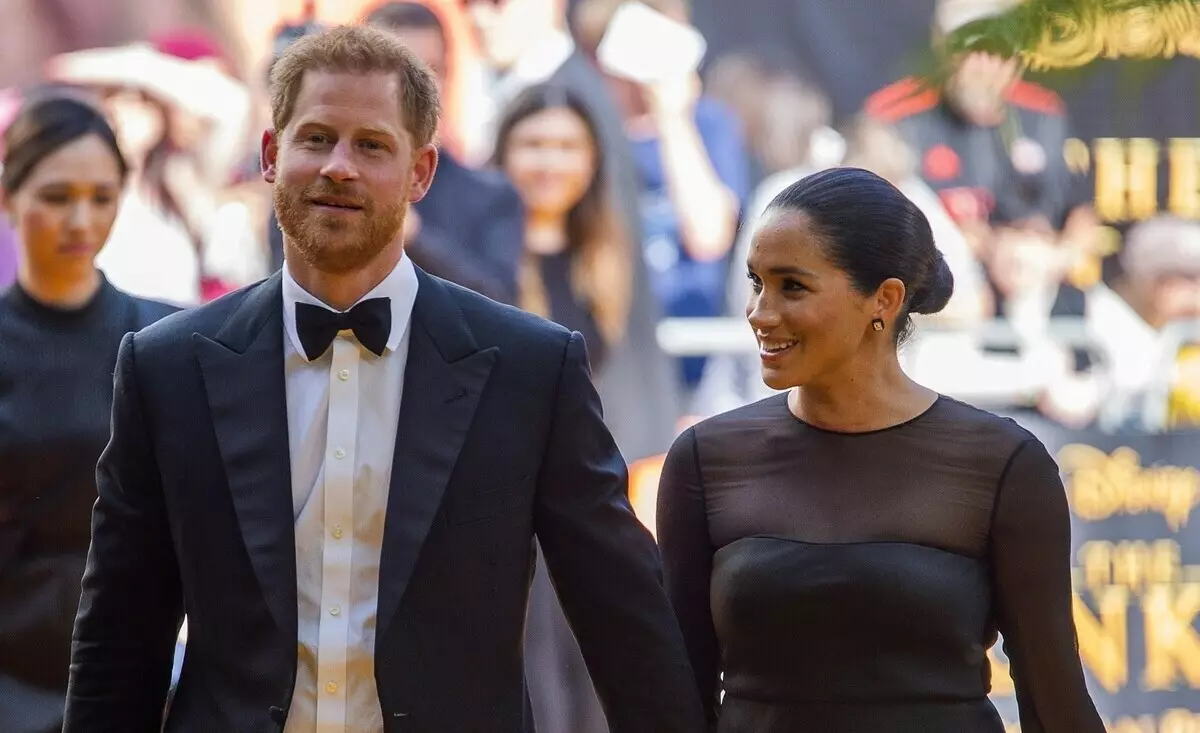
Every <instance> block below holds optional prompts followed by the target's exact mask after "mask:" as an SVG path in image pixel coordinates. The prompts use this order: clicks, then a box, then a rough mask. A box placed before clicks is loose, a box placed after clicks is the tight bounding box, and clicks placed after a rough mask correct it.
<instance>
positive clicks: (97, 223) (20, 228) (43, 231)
mask: <svg viewBox="0 0 1200 733" xmlns="http://www.w3.org/2000/svg"><path fill="white" fill-rule="evenodd" d="M120 198H121V168H120V164H119V163H118V161H117V158H116V156H114V155H113V152H112V149H111V148H109V147H108V145H106V144H105V142H104V141H103V140H102V139H101V138H100V137H99V136H97V135H85V136H84V137H81V138H78V139H77V140H74V141H72V142H70V143H67V144H66V145H64V146H63V147H61V148H59V149H58V150H56V151H54V152H53V153H51V154H50V155H48V156H47V157H46V158H45V159H44V160H42V161H41V162H40V163H39V164H38V165H37V167H36V168H34V169H33V171H32V172H31V173H30V175H29V177H28V178H27V179H26V180H25V181H24V183H22V184H21V186H20V188H18V189H17V190H16V191H13V192H11V193H9V194H7V196H6V197H5V200H4V204H5V210H6V212H7V213H8V216H9V219H10V221H11V222H12V225H13V227H14V229H15V230H16V234H17V239H18V241H19V242H20V243H21V248H22V251H23V256H24V260H25V264H26V266H27V267H28V268H29V270H30V271H31V272H32V273H35V274H37V275H39V276H41V277H46V278H64V279H73V278H75V277H84V276H90V274H91V272H92V271H93V264H92V261H93V260H94V259H95V258H96V255H97V254H98V253H99V252H100V250H101V249H102V248H103V247H104V242H105V241H106V240H107V239H108V235H109V232H111V231H112V227H113V222H114V221H116V218H117V208H118V206H119V203H120Z"/></svg>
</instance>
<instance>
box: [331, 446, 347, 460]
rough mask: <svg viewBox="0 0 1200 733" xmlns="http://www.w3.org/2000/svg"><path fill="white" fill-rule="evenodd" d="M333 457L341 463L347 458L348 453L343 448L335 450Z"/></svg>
mask: <svg viewBox="0 0 1200 733" xmlns="http://www.w3.org/2000/svg"><path fill="white" fill-rule="evenodd" d="M333 457H334V458H336V459H338V460H339V461H340V460H342V459H343V458H345V457H346V451H344V450H342V449H341V448H338V449H337V450H335V451H334V452H333Z"/></svg>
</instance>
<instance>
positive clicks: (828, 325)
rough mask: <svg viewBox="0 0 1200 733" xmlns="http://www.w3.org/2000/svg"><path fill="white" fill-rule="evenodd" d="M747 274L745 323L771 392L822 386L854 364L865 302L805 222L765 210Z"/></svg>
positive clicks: (864, 325) (865, 324)
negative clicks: (755, 341)
mask: <svg viewBox="0 0 1200 733" xmlns="http://www.w3.org/2000/svg"><path fill="white" fill-rule="evenodd" d="M746 267H747V276H748V277H749V278H750V299H749V301H748V302H747V304H746V318H747V320H749V322H750V327H751V328H753V329H754V335H755V338H756V339H757V340H758V344H759V358H760V359H761V361H762V378H763V381H764V382H765V383H766V384H767V386H768V387H771V388H772V389H780V390H781V389H788V388H790V387H796V386H802V385H806V384H813V383H819V382H821V381H823V380H824V379H826V378H828V377H830V376H833V375H836V374H837V373H839V372H841V371H843V370H844V368H845V366H846V365H847V364H849V363H850V362H852V361H853V359H854V358H855V355H856V354H857V353H858V351H859V349H860V347H861V346H862V344H863V334H864V333H866V329H868V328H869V327H870V320H871V315H870V314H871V311H870V310H869V307H870V304H869V302H868V300H869V299H868V298H865V297H863V295H862V294H860V293H859V292H858V291H857V290H855V288H854V286H853V284H852V283H851V281H850V278H849V277H848V276H847V275H846V273H845V272H844V271H842V270H841V269H839V268H838V267H836V266H835V265H834V264H833V263H832V262H830V261H829V259H828V258H826V256H825V254H824V252H823V250H822V247H821V241H820V238H819V237H818V235H817V234H816V233H815V232H813V231H812V228H811V225H810V224H809V223H808V220H807V217H806V216H805V215H804V214H802V213H799V212H795V211H788V210H781V209H769V210H768V211H767V213H766V214H764V215H763V218H762V219H761V220H760V224H759V228H758V230H757V231H756V232H755V234H754V238H753V240H752V241H751V244H750V252H749V254H748V255H747V258H746Z"/></svg>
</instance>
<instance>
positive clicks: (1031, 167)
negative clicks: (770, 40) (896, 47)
mask: <svg viewBox="0 0 1200 733" xmlns="http://www.w3.org/2000/svg"><path fill="white" fill-rule="evenodd" d="M1011 5H1012V3H1011V2H1007V1H1006V0H967V1H964V0H946V1H945V2H940V3H939V4H938V8H937V11H936V12H935V15H934V17H933V18H931V26H932V28H933V33H932V36H931V39H930V40H931V44H932V46H933V48H934V49H935V50H937V48H938V44H939V43H940V39H942V38H944V37H945V36H946V34H948V33H950V32H952V31H953V30H955V29H956V28H958V27H961V26H962V25H963V24H964V23H967V22H969V21H971V20H974V19H977V18H979V17H982V16H986V15H988V14H996V13H1000V12H1003V11H1004V10H1006V9H1007V8H1008V7H1009V6H1011ZM362 20H363V21H364V22H368V23H372V24H375V25H377V26H380V27H383V28H386V29H389V30H390V31H392V32H394V33H396V34H399V35H400V36H401V38H402V39H403V40H404V41H405V42H406V43H407V44H408V45H409V46H410V47H411V48H412V49H413V50H414V51H416V52H417V54H418V55H419V56H420V57H421V58H422V59H423V60H424V61H425V62H426V63H427V64H428V65H429V66H430V67H431V69H433V71H434V72H435V73H436V75H437V77H438V79H439V80H440V81H441V82H442V84H443V91H444V93H445V94H446V96H447V100H446V104H445V109H446V114H445V115H444V118H443V121H442V129H441V134H440V140H441V141H442V145H441V159H440V164H439V168H438V173H437V177H436V179H435V182H434V184H433V188H432V190H431V191H430V193H429V195H428V196H427V197H426V199H425V200H423V201H421V202H420V203H418V204H417V205H416V206H415V207H414V209H413V212H412V213H411V214H410V215H409V220H408V221H407V222H406V230H405V235H406V237H407V240H408V244H407V246H408V251H409V253H410V255H411V257H412V259H413V260H414V261H415V262H416V263H417V264H418V265H419V266H421V267H422V268H424V269H426V270H427V271H429V272H432V273H434V274H436V275H439V276H441V277H444V278H446V279H449V280H451V281H454V282H457V283H460V284H462V285H465V286H467V287H470V288H472V289H475V290H477V291H479V292H481V293H484V294H486V295H488V296H489V297H492V298H494V299H496V300H499V301H502V302H506V303H510V304H513V305H515V306H518V307H520V308H523V309H526V310H529V311H533V312H536V313H539V314H541V315H544V316H546V317H549V318H551V319H553V320H556V321H558V322H560V323H562V324H564V325H566V326H568V327H570V328H572V329H575V330H578V331H580V332H581V333H583V334H584V335H585V337H586V339H587V343H588V348H589V352H590V356H591V359H592V365H593V371H594V373H595V375H596V379H597V381H598V383H599V385H600V389H601V392H602V395H603V397H604V400H605V408H606V414H607V417H608V419H609V421H610V422H611V424H612V427H613V431H614V433H615V435H616V436H617V439H618V443H619V444H620V446H621V448H622V450H623V451H624V452H625V453H626V456H627V457H628V458H630V459H636V458H639V457H645V456H650V455H655V454H658V453H661V452H662V451H663V450H665V448H666V447H667V446H668V445H669V443H670V441H671V440H672V438H673V437H674V435H675V434H676V433H677V431H678V429H679V426H680V425H681V424H682V423H683V422H684V421H687V420H690V419H695V418H696V417H703V416H706V415H710V414H713V413H715V412H718V411H721V410H724V409H728V408H730V407H733V406H736V405H739V404H744V403H745V402H748V401H750V400H753V399H757V398H758V397H760V396H763V395H764V394H765V392H764V390H765V389H766V388H765V387H763V386H762V384H761V381H760V380H759V378H758V366H757V355H756V353H755V352H754V351H753V348H752V341H751V340H750V339H749V338H747V339H746V340H745V341H736V342H734V343H732V344H731V342H730V340H729V339H728V338H726V335H728V333H729V331H728V329H724V330H723V329H719V328H716V327H715V326H714V325H713V323H714V322H713V321H712V320H710V319H720V318H731V319H741V318H743V317H744V308H745V301H746V296H747V291H748V287H747V280H746V277H745V272H744V261H745V255H746V251H747V249H748V247H749V244H750V240H751V237H752V234H753V231H754V225H755V221H756V219H757V217H758V215H759V214H760V213H761V212H762V211H763V209H764V208H766V206H767V204H768V203H769V202H770V201H771V199H772V198H773V197H774V196H775V195H776V194H777V193H779V192H780V191H781V190H783V189H784V188H785V187H786V186H787V185H788V184H789V183H791V182H793V181H795V180H797V179H799V178H801V177H803V176H805V175H807V174H810V173H813V172H816V171H819V170H822V169H824V168H828V167H831V166H839V165H848V166H857V167H861V168H866V169H868V170H871V171H873V172H875V173H878V174H879V175H881V176H883V177H884V178H886V179H887V180H889V181H891V182H892V183H893V184H894V185H895V186H897V187H898V188H899V189H900V190H902V191H903V192H904V193H905V194H906V195H907V196H908V197H909V198H910V199H912V200H913V201H914V202H915V203H917V205H918V206H919V207H920V208H921V210H922V211H923V212H924V213H925V215H926V217H927V218H928V220H929V222H930V224H931V225H932V228H933V230H934V232H935V236H936V241H937V244H938V246H939V248H940V249H941V250H942V252H943V253H944V255H945V257H946V260H947V261H948V262H949V263H950V266H951V269H952V271H953V274H954V279H955V292H954V297H953V299H952V301H951V304H950V307H948V308H947V309H946V310H945V311H944V312H943V313H941V314H938V315H937V316H933V317H927V318H925V319H924V320H923V321H922V322H921V323H920V324H919V329H918V334H917V338H915V339H914V340H913V341H912V342H911V343H910V345H908V346H907V347H906V349H905V351H904V359H905V364H906V367H907V368H908V369H909V371H910V373H912V375H913V376H914V377H915V378H916V379H917V380H918V381H921V382H923V383H925V384H927V385H929V386H931V387H933V388H934V389H937V390H939V391H941V392H943V393H946V394H950V395H953V396H956V397H960V398H962V399H966V400H969V401H973V402H976V403H978V404H982V405H985V406H988V407H991V408H993V409H1003V410H1007V411H1010V412H1015V413H1021V412H1030V413H1039V414H1040V415H1042V416H1044V417H1047V418H1050V419H1052V420H1055V421H1057V422H1060V423H1062V424H1066V425H1070V426H1074V427H1096V428H1099V429H1103V430H1106V431H1122V430H1150V431H1164V430H1173V429H1178V428H1182V427H1186V426H1190V425H1194V424H1195V423H1196V422H1197V421H1200V357H1198V356H1197V348H1198V347H1197V344H1200V333H1198V332H1197V329H1196V328H1195V325H1194V324H1195V319H1197V318H1200V222H1196V221H1190V220H1184V219H1178V218H1171V217H1167V216H1157V217H1154V218H1150V219H1147V220H1144V221H1140V222H1137V223H1136V224H1135V225H1134V226H1132V227H1130V228H1129V229H1128V230H1127V231H1124V232H1122V233H1119V234H1118V233H1117V232H1116V230H1114V229H1112V228H1110V227H1108V226H1105V225H1104V223H1103V222H1102V221H1101V220H1100V218H1099V217H1097V215H1096V214H1095V212H1094V210H1093V206H1092V199H1093V194H1092V190H1093V187H1092V184H1091V183H1090V181H1089V179H1088V176H1087V174H1086V173H1085V172H1084V171H1083V170H1081V169H1080V168H1079V167H1077V166H1076V167H1073V166H1072V165H1071V164H1070V156H1069V155H1064V154H1063V152H1064V150H1065V149H1067V148H1069V145H1070V141H1071V132H1070V114H1069V110H1068V109H1066V108H1065V106H1064V104H1063V102H1062V100H1061V99H1060V98H1059V97H1058V96H1056V95H1055V94H1054V93H1053V92H1051V91H1049V90H1048V89H1046V88H1043V87H1041V86H1038V85H1036V84H1034V83H1031V82H1029V81H1027V80H1025V79H1023V78H1022V77H1023V73H1022V68H1021V66H1020V64H1019V62H1018V61H1016V60H1013V59H1004V58H1000V57H996V56H992V55H989V54H987V53H982V52H980V53H973V54H969V55H965V56H956V57H954V58H946V59H943V60H944V61H945V62H946V64H948V68H949V72H948V73H947V74H946V75H945V78H944V79H940V80H939V81H937V82H936V83H928V82H925V81H922V80H918V79H915V78H904V79H897V80H896V81H895V83H894V84H892V85H890V86H887V87H885V88H883V89H880V90H878V91H877V92H876V93H875V94H873V95H871V96H870V97H869V98H867V99H864V100H862V105H861V110H860V111H859V112H858V113H857V114H855V115H851V116H849V117H848V118H847V119H835V118H834V114H833V111H832V109H833V105H832V104H831V102H830V99H829V96H828V94H827V90H823V89H822V88H820V86H819V85H818V84H816V83H815V82H813V81H812V79H811V78H809V77H808V76H807V75H806V74H805V73H804V70H803V69H798V68H796V66H795V64H793V63H789V62H787V61H781V60H780V59H779V58H776V57H775V56H774V55H773V54H772V53H771V52H770V50H769V49H742V50H737V51H733V52H727V53H722V54H720V55H719V56H716V57H710V56H709V55H708V54H706V45H705V39H704V37H703V35H702V34H701V33H700V32H699V31H697V30H696V28H695V27H694V25H693V23H692V21H691V19H690V17H689V3H688V2H687V1H686V0H641V1H640V2H635V1H632V0H631V1H626V0H578V1H577V2H571V3H569V4H568V3H566V2H565V1H564V0H463V2H461V3H460V4H456V3H447V2H432V1H431V2H429V3H422V2H415V1H414V2H383V3H380V4H376V5H373V6H368V7H366V8H365V11H364V13H363V16H362ZM319 27H321V26H320V21H319V17H311V18H299V19H296V20H295V22H284V23H283V24H282V25H280V26H279V27H278V29H277V32H276V34H275V37H274V38H273V39H272V43H271V46H270V47H271V48H273V50H274V53H275V54H278V53H279V52H280V51H281V50H282V49H283V48H284V47H286V45H287V44H288V43H290V42H292V41H294V40H295V39H296V38H299V37H301V36H302V35H304V34H305V33H308V32H311V31H312V30H313V29H315V28H319ZM452 28H469V29H470V30H471V33H472V37H471V38H470V39H469V40H470V44H469V45H470V47H471V50H472V54H473V56H472V58H473V60H474V61H473V63H472V64H471V65H470V68H464V67H463V63H462V59H463V58H464V54H463V52H462V49H460V48H456V47H455V46H456V43H459V44H461V42H462V39H461V38H460V37H459V36H458V35H457V34H456V33H455V32H452V30H451V29H452ZM257 61H258V63H256V64H254V65H253V66H254V67H255V68H256V69H258V71H256V72H254V73H256V74H261V76H259V77H255V78H243V77H244V76H246V75H245V74H240V73H239V68H240V67H241V66H243V65H244V64H239V63H234V61H233V60H232V58H231V57H230V55H229V54H228V53H227V52H226V50H225V49H223V48H222V47H221V45H220V43H218V42H217V41H216V40H215V39H214V37H213V36H211V35H209V34H206V33H203V32H199V31H195V30H191V29H187V30H178V31H175V32H171V33H166V34H161V35H159V36H156V37H153V38H148V39H146V40H145V41H142V42H138V43H135V44H130V45H125V46H119V47H108V48H92V49H83V50H77V51H71V52H69V53H65V54H61V55H58V56H56V57H54V58H53V59H52V60H51V61H50V62H49V63H48V64H47V65H46V67H45V69H44V71H43V78H42V80H41V82H40V83H39V84H34V85H28V86H23V87H20V88H13V89H9V90H7V91H5V92H4V93H3V94H2V95H0V126H3V125H4V124H5V123H6V121H7V120H8V119H11V117H12V115H13V114H14V113H15V110H16V109H17V108H18V107H19V105H20V104H21V103H22V102H23V101H28V100H29V99H31V98H34V97H37V96H38V95H47V94H60V93H61V94H72V95H79V96H83V97H87V98H88V99H90V100H92V101H94V102H95V103H96V104H97V105H99V106H100V107H101V108H102V109H103V110H104V111H105V112H106V113H107V114H108V116H109V117H110V119H111V121H112V123H113V125H114V127H115V129H116V131H117V134H118V138H119V143H120V147H121V150H122V152H123V154H124V156H125V158H126V159H127V160H128V162H129V166H130V175H129V178H128V182H127V185H126V187H125V189H124V191H123V194H122V197H121V200H120V207H119V213H118V215H117V218H116V222H115V225H114V226H113V228H112V231H111V233H110V234H109V236H108V240H107V245H106V246H105V247H104V249H103V250H102V252H101V253H100V255H99V257H98V259H97V265H98V267H99V268H100V269H101V271H102V272H103V273H104V275H105V277H106V278H107V280H108V281H109V282H111V283H112V284H113V285H115V286H116V287H117V288H119V289H121V290H124V291H126V292H128V293H130V294H133V295H136V296H142V297H147V298H152V299H157V300H160V301H164V302H167V303H171V304H174V305H178V306H181V307H187V306H190V305H194V304H197V303H201V302H205V301H208V300H211V299H213V298H216V297H219V296H220V295H222V294H223V293H226V292H228V291H230V290H233V289H236V288H239V287H241V286H243V285H246V284H249V283H251V282H254V281H256V280H258V279H260V278H263V277H265V276H267V275H268V274H269V273H271V272H272V271H274V270H275V269H277V268H278V267H279V266H280V264H281V262H282V257H283V250H282V235H281V233H280V230H279V227H278V225H277V223H276V221H275V219H274V211H273V205H272V194H271V190H270V187H269V185H268V184H266V183H264V182H263V181H262V179H261V176H260V174H259V161H258V156H259V146H260V140H261V131H262V126H263V125H264V124H266V120H265V116H266V113H265V110H266V109H267V108H268V106H269V105H268V100H266V99H265V98H264V94H263V93H262V91H261V90H262V89H263V88H264V87H265V85H264V83H263V78H262V77H263V76H265V73H266V70H267V69H269V66H270V63H271V59H270V58H263V59H259V60H257ZM21 252H22V249H21V246H20V244H19V243H18V242H15V241H14V238H13V235H12V230H11V229H10V228H8V227H2V228H0V286H3V285H7V284H8V283H10V282H11V281H12V280H13V278H14V277H15V272H16V270H17V268H18V267H19V266H20V262H21V256H22V255H21ZM665 319H672V323H673V324H678V323H680V322H683V323H684V324H685V325H686V323H687V322H688V321H689V319H690V322H691V323H693V324H694V334H695V336H696V339H698V340H699V342H701V343H711V348H707V349H706V348H701V349H696V350H693V351H692V353H688V354H685V355H677V354H673V353H667V351H665V350H664V348H663V347H662V345H661V344H660V340H659V338H658V335H657V334H658V332H659V329H660V325H661V324H662V322H663V321H664V320H665ZM706 329H707V330H706ZM746 335H747V337H748V336H749V332H748V329H747V330H746ZM694 340H695V339H694ZM745 346H750V347H751V348H750V349H746V348H743V347H745ZM706 350H707V351H709V352H710V353H708V354H703V353H696V352H703V351H706Z"/></svg>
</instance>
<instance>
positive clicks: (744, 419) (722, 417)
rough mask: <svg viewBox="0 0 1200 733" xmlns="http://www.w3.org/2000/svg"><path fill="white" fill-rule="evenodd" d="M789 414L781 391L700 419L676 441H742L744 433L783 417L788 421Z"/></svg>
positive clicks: (776, 421)
mask: <svg viewBox="0 0 1200 733" xmlns="http://www.w3.org/2000/svg"><path fill="white" fill-rule="evenodd" d="M790 416H791V412H790V411H789V410H788V406H787V393H786V392H781V393H779V394H773V395H771V396H769V397H765V398H763V399H761V400H758V401H756V402H751V403H749V404H746V405H742V406H741V407H736V408H734V409H732V410H728V411H726V412H721V413H718V414H716V415H713V416H711V417H708V418H705V419H703V420H700V421H699V422H697V423H695V424H694V425H692V426H691V427H690V428H689V429H688V430H685V431H684V432H683V434H682V435H681V436H680V438H679V440H695V441H698V442H704V443H712V442H714V441H719V442H726V441H731V440H732V441H742V440H745V439H746V438H747V437H748V436H747V433H755V432H757V431H759V430H761V429H762V428H763V427H764V426H766V425H770V424H776V423H778V422H779V421H781V420H784V419H788V420H790V419H791V417H790ZM677 442H678V441H677Z"/></svg>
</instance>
